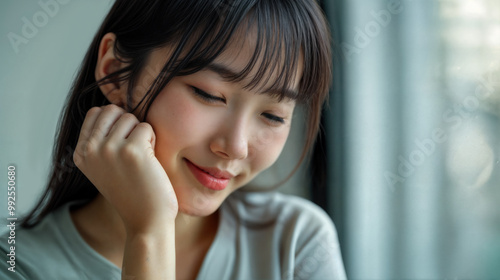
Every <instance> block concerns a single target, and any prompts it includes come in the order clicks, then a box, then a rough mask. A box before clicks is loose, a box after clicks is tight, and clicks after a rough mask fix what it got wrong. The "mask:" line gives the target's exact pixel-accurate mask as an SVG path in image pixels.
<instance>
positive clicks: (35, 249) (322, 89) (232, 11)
mask: <svg viewBox="0 0 500 280" xmlns="http://www.w3.org/2000/svg"><path fill="white" fill-rule="evenodd" d="M330 62H331V52H330V39H329V31H328V28H327V24H326V22H325V20H324V18H323V16H322V13H321V11H320V9H319V8H318V6H317V4H316V3H315V2H314V0H273V1H260V0H238V1H215V0H207V1H201V0H190V1H188V0H170V1H164V0H149V1H135V0H117V1H116V3H115V4H114V6H113V7H112V9H111V11H110V12H109V14H108V16H107V17H106V19H105V21H104V23H103V24H102V26H101V28H100V29H99V31H98V32H97V34H96V36H95V38H94V40H93V42H92V43H91V45H90V48H89V50H88V52H87V55H86V57H85V59H84V62H83V64H82V67H81V70H80V73H79V75H78V77H77V79H76V81H75V83H74V86H73V88H72V92H71V94H70V96H69V99H68V102H67V105H66V107H65V111H64V114H63V116H62V121H61V124H60V131H59V135H58V138H57V143H56V148H55V154H54V162H53V171H52V175H51V179H50V181H49V184H48V187H47V190H46V192H45V193H44V195H43V197H42V198H41V199H40V202H39V203H38V205H37V206H36V207H35V208H34V210H33V211H32V212H31V213H30V214H29V215H28V216H27V217H26V218H25V220H24V223H23V229H19V230H18V231H17V233H16V234H17V237H16V238H17V239H16V240H17V241H18V245H17V248H16V257H17V258H16V263H15V271H16V272H12V271H9V270H8V269H7V267H4V268H2V270H1V271H0V278H2V279H118V278H120V277H122V279H344V278H345V272H344V268H343V264H342V259H341V256H340V250H339V246H338V241H337V236H336V232H335V228H334V226H333V223H332V222H331V220H330V219H329V218H328V216H327V215H326V214H325V213H324V212H323V211H322V210H320V208H319V207H317V206H315V205H313V204H312V203H310V202H308V201H306V200H303V199H300V198H297V197H292V196H287V195H282V194H279V193H277V192H274V191H268V192H244V191H242V190H240V188H242V187H243V186H244V185H245V184H246V183H248V182H249V181H250V180H251V179H253V178H255V176H257V174H259V173H260V172H261V171H263V170H265V169H266V168H268V167H269V166H271V165H272V164H273V163H274V162H275V161H276V159H277V158H278V156H279V154H280V152H281V150H282V148H283V146H284V144H285V141H286V139H287V137H288V134H289V130H290V124H291V122H292V115H293V111H294V109H295V107H296V106H304V107H305V110H306V112H307V123H308V128H307V132H306V133H307V141H306V145H305V147H304V151H303V153H302V159H304V157H305V156H306V154H307V151H308V149H309V148H310V147H311V145H312V144H313V142H314V139H315V136H316V133H317V130H318V126H319V119H320V111H321V108H322V105H323V102H324V100H325V98H326V95H327V92H328V87H329V84H330V76H331V63H330ZM61 166H64V167H68V166H69V167H73V168H61ZM270 190H272V188H270ZM0 246H1V249H2V251H3V254H4V256H5V254H9V247H8V246H6V243H5V242H2V244H1V245H0ZM2 263H3V266H5V265H6V264H7V266H9V264H8V263H6V262H5V261H4V262H2Z"/></svg>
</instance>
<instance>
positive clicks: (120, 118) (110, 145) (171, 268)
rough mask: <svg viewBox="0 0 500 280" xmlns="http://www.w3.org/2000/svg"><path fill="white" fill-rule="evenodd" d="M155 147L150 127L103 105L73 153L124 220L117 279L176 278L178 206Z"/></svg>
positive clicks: (91, 112)
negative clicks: (124, 237)
mask: <svg viewBox="0 0 500 280" xmlns="http://www.w3.org/2000/svg"><path fill="white" fill-rule="evenodd" d="M154 147H155V134H154V132H153V129H152V127H151V125H149V124H148V123H144V122H143V123H141V122H139V120H137V118H136V117H135V116H134V115H132V114H129V113H126V112H125V110H123V109H122V108H120V107H118V106H115V105H108V106H105V107H101V108H99V107H94V108H92V109H90V110H89V111H88V113H87V116H86V117H85V120H84V122H83V125H82V129H81V131H80V138H79V139H78V143H77V145H76V150H75V152H74V154H73V160H74V162H75V164H76V166H77V167H78V168H79V169H80V170H81V171H82V172H83V174H85V176H87V178H88V179H89V180H90V181H91V182H92V183H93V184H94V186H95V187H96V188H97V189H98V190H99V192H100V193H101V194H102V195H103V196H104V197H105V198H106V199H107V200H108V201H109V203H110V204H111V205H112V206H113V207H114V208H115V210H116V211H117V212H118V214H119V215H120V216H121V218H122V220H123V223H124V226H125V229H126V231H127V239H126V241H125V251H124V256H123V267H122V279H131V278H133V279H172V280H173V279H175V217H176V216H177V211H178V203H177V198H176V196H175V193H174V190H173V188H172V184H171V183H170V180H169V178H168V176H167V174H166V172H165V170H164V169H163V167H162V166H161V164H160V162H159V161H158V160H157V159H156V157H155V153H154Z"/></svg>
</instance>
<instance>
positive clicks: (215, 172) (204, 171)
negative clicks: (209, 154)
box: [185, 159, 234, 191]
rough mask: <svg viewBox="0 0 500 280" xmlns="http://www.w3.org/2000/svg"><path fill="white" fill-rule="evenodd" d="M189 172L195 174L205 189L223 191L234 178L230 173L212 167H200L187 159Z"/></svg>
mask: <svg viewBox="0 0 500 280" xmlns="http://www.w3.org/2000/svg"><path fill="white" fill-rule="evenodd" d="M185 161H186V164H187V166H188V167H189V170H191V172H192V173H193V175H194V177H195V178H196V179H197V180H198V181H199V182H200V183H201V184H202V185H203V186H205V187H207V188H209V189H212V190H215V191H221V190H223V189H225V188H226V186H227V183H229V180H230V179H231V178H232V177H234V175H232V174H231V173H229V172H226V171H222V170H219V169H217V168H211V167H199V166H197V165H195V164H194V163H192V162H190V161H189V160H187V159H185Z"/></svg>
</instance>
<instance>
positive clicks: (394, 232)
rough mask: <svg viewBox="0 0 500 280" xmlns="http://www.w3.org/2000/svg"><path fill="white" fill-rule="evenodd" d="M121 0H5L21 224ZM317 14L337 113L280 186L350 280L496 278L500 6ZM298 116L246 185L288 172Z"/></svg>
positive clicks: (499, 248) (8, 155)
mask: <svg viewBox="0 0 500 280" xmlns="http://www.w3.org/2000/svg"><path fill="white" fill-rule="evenodd" d="M49 3H51V4H52V6H51V7H52V8H50V9H47V5H48V4H49ZM54 3H55V4H54ZM112 3H113V1H111V0H105V1H104V0H103V1H98V0H93V1H83V0H64V1H63V0H41V1H34V0H33V1H31V0H20V1H2V2H1V3H0V34H1V36H2V37H1V39H0V50H1V52H0V94H1V102H0V120H1V122H0V168H2V170H3V171H1V172H0V181H1V182H7V176H6V173H7V167H8V166H9V165H15V166H16V171H17V175H18V177H17V179H16V183H17V200H16V203H17V205H18V206H19V208H18V213H19V214H22V213H25V212H26V211H28V210H29V209H30V207H32V206H33V204H34V203H35V201H36V199H37V198H38V196H39V195H40V193H41V191H42V190H43V188H44V187H45V184H46V181H47V175H48V172H49V168H50V166H49V163H50V156H51V152H52V144H53V138H54V134H55V132H56V126H57V121H58V117H59V113H60V111H61V109H62V106H63V104H64V101H65V97H66V95H67V93H68V91H69V88H70V86H71V82H72V79H73V78H74V75H75V73H76V71H77V69H78V66H79V64H80V62H81V60H82V59H83V56H84V53H85V51H86V49H87V47H88V45H89V43H90V41H91V39H92V37H93V35H94V33H95V32H96V30H97V28H98V27H99V25H100V23H101V21H102V19H103V18H104V16H105V15H106V13H107V11H108V10H109V8H110V7H111V5H112ZM321 5H322V7H323V8H324V10H325V14H326V15H327V17H328V20H329V21H330V23H331V26H332V36H333V38H334V41H335V45H334V52H335V69H334V72H335V81H334V84H333V87H332V92H331V96H330V97H331V98H330V104H329V107H328V108H327V109H326V110H325V114H324V117H323V120H322V121H323V131H322V135H321V137H320V140H319V141H318V143H317V145H316V147H315V150H314V153H313V158H312V161H311V162H312V163H313V165H312V167H311V168H305V167H303V168H301V169H300V172H298V173H296V174H295V175H294V177H293V178H292V179H291V180H289V181H288V182H287V183H286V184H285V185H284V186H283V187H282V188H281V189H280V191H283V192H286V193H292V194H296V195H300V196H303V197H306V198H308V199H311V200H312V201H314V202H315V203H317V204H318V205H320V206H321V207H323V208H324V209H325V210H326V211H328V213H329V214H330V215H331V217H332V219H333V220H334V222H335V224H336V226H337V230H338V234H339V240H340V243H341V249H342V254H343V258H344V263H345V266H346V270H347V275H348V277H349V278H350V279H450V280H451V279H453V280H455V279H456V280H458V279H500V206H499V205H500V163H499V161H500V1H498V0H495V1H493V0H401V1H395V0H324V1H321ZM55 7H57V9H55ZM301 119H302V118H301V114H300V111H299V112H298V113H297V115H296V120H297V121H295V123H294V126H296V127H295V128H294V129H295V130H294V133H293V134H292V135H291V138H290V140H289V141H288V143H287V147H286V148H285V152H284V153H283V156H282V157H281V158H280V160H279V162H278V164H276V165H275V167H273V168H272V169H271V170H269V171H268V172H267V173H266V174H263V176H261V177H260V178H258V179H257V180H256V181H254V182H253V183H252V185H269V184H270V182H277V181H279V179H280V178H283V177H284V176H286V175H287V174H288V172H289V171H290V170H291V168H293V166H294V163H295V162H296V159H297V155H298V153H299V152H300V149H301V144H302V140H303V139H302V138H301V136H302V135H303V133H302V132H301V131H303V127H302V126H303V123H302V120H301ZM61 168H66V167H65V166H61ZM68 171H70V170H68ZM2 185H3V186H5V183H2ZM6 196H7V190H6V189H4V190H0V217H1V220H0V224H1V225H4V224H5V223H6V220H5V218H4V217H5V216H6V215H7V210H6ZM2 209H4V210H2Z"/></svg>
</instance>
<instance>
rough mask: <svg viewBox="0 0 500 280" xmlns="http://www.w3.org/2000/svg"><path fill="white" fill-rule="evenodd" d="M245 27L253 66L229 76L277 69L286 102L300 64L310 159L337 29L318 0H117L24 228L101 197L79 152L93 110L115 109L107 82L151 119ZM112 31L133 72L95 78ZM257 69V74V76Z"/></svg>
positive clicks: (261, 75)
mask: <svg viewBox="0 0 500 280" xmlns="http://www.w3.org/2000/svg"><path fill="white" fill-rule="evenodd" d="M244 24H246V28H252V30H255V31H256V34H257V38H256V44H257V47H256V48H255V52H254V54H253V57H252V59H250V61H249V63H248V65H247V67H246V68H245V69H243V70H242V71H241V72H240V73H237V75H234V76H232V77H228V78H230V79H232V80H235V81H241V80H243V79H244V78H247V79H248V80H250V82H249V83H248V85H247V86H248V87H255V86H258V85H259V84H261V82H262V81H266V78H267V77H269V75H268V74H269V71H273V73H278V75H277V78H276V79H275V81H273V83H272V85H271V86H270V87H269V88H266V91H272V92H276V93H277V95H278V96H277V97H278V98H283V97H284V96H282V95H281V93H282V92H284V91H283V89H285V87H287V86H288V85H289V83H290V81H292V80H293V78H294V75H295V74H296V70H297V67H298V63H299V60H300V59H301V60H300V63H301V64H302V67H303V73H302V77H301V78H300V84H299V91H298V92H299V93H298V95H297V96H293V97H292V98H294V99H296V100H297V101H298V103H299V104H302V105H304V106H305V112H306V116H307V133H306V135H307V137H306V143H305V146H304V150H303V152H302V155H301V158H300V162H301V161H303V159H304V158H305V157H306V155H307V153H308V151H309V150H310V148H311V146H312V145H313V144H314V141H315V138H316V134H317V132H318V129H319V123H320V116H321V109H322V106H323V103H324V101H325V99H326V98H327V94H328V89H329V86H330V82H331V76H332V75H331V71H332V65H331V63H332V58H331V50H330V47H331V45H330V44H331V43H330V32H329V30H328V26H327V23H326V20H325V18H324V16H323V14H322V12H321V9H320V8H319V7H318V5H317V3H316V2H315V1H314V0H272V1H269V0H234V1H231V0H219V1H217V0H169V1H165V0H148V1H137V0H116V2H115V4H114V5H113V7H112V8H111V10H110V12H109V13H108V15H107V17H106V19H105V20H104V22H103V23H102V25H101V27H100V29H99V30H98V32H97V34H96V35H95V37H94V39H93V41H92V43H91V44H90V47H89V49H88V51H87V53H86V55H85V58H84V60H83V63H82V65H81V68H80V70H79V73H78V76H77V78H76V80H75V81H74V83H73V86H72V88H71V91H70V94H69V96H68V99H67V101H66V105H65V107H64V110H63V114H62V115H61V119H60V123H59V131H58V135H57V138H56V143H55V146H54V154H53V161H52V170H51V173H50V179H49V182H48V185H47V187H46V190H45V192H44V193H43V195H42V197H41V198H40V200H39V202H38V204H37V205H36V206H35V207H34V209H33V210H32V211H31V212H30V213H29V214H28V215H27V216H26V217H25V219H24V221H23V223H22V225H23V226H25V227H32V226H34V225H36V224H37V223H38V222H39V221H40V220H41V219H43V218H44V217H45V216H46V215H47V214H49V213H50V212H52V211H54V210H55V209H57V208H58V207H59V206H61V205H63V204H65V203H66V202H69V201H74V200H90V199H92V198H94V197H95V196H96V195H97V193H98V191H97V189H96V188H95V187H94V186H93V185H92V183H91V182H90V181H89V180H88V179H87V178H86V177H85V176H84V175H83V174H82V173H81V172H80V170H79V169H78V168H76V167H75V165H74V163H73V160H72V154H73V151H74V149H75V146H76V143H77V140H78V136H79V132H80V129H81V126H82V123H83V120H84V118H85V114H86V112H87V111H88V110H89V109H90V108H92V107H94V106H102V105H106V104H109V102H108V101H107V99H106V98H105V97H104V95H103V94H102V92H101V90H100V89H99V85H100V84H104V83H109V82H111V81H126V82H127V83H128V92H127V94H128V97H129V98H128V102H127V104H126V108H127V109H128V110H129V111H131V112H132V111H135V110H137V109H138V108H140V110H141V113H142V114H141V115H142V116H144V117H143V118H144V119H145V118H146V116H147V113H148V110H149V108H150V106H151V104H152V102H153V101H154V99H155V98H156V96H157V95H158V94H159V93H160V91H161V90H162V88H163V87H165V85H166V84H167V83H168V82H169V81H170V80H171V79H172V78H173V77H175V76H179V75H188V74H191V73H194V72H197V71H199V70H201V69H203V68H204V67H205V66H207V65H208V64H209V63H211V62H212V61H213V60H214V59H215V58H217V57H218V56H219V55H220V54H221V53H222V52H223V51H224V49H225V48H226V46H227V44H228V43H229V41H230V40H231V38H234V37H233V35H234V34H235V32H236V30H237V29H238V28H242V27H243V28H244ZM109 32H112V33H114V34H115V35H116V43H115V45H114V52H115V55H116V56H117V57H118V58H119V59H121V60H122V61H123V62H126V63H127V67H124V68H122V69H121V70H119V71H117V72H114V73H112V74H110V75H108V76H107V77H104V78H103V79H102V80H100V81H96V80H95V76H94V71H95V68H96V62H97V55H98V48H99V43H100V40H101V38H102V37H103V36H104V35H105V34H106V33H109ZM166 45H169V46H174V52H173V54H172V56H171V57H170V59H169V60H168V61H167V63H166V64H165V65H164V67H163V69H162V70H161V74H160V75H158V77H156V79H155V80H154V82H153V84H152V85H151V87H150V88H149V89H148V91H147V93H146V95H145V97H144V98H143V100H141V102H140V103H139V104H138V105H137V106H136V107H135V108H131V106H132V105H131V104H132V101H131V99H132V98H131V97H132V91H133V89H134V88H135V86H137V82H138V78H139V76H140V74H141V71H142V70H143V69H144V66H145V63H146V62H147V59H148V57H149V54H150V53H151V52H152V51H153V50H155V49H158V48H161V47H164V46H166ZM264 46H265V47H264ZM181 53H182V55H181ZM254 68H255V69H256V70H257V71H256V72H255V73H257V74H255V75H252V76H251V77H250V75H249V73H250V71H251V70H252V69H254ZM269 69H272V70H269ZM252 73H253V72H252ZM264 84H265V83H264ZM287 97H289V96H287ZM139 105H141V106H140V107H139ZM300 162H299V163H300ZM298 165H299V164H297V167H298ZM297 167H296V168H295V169H294V171H295V170H296V169H297ZM292 173H293V172H292Z"/></svg>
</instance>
